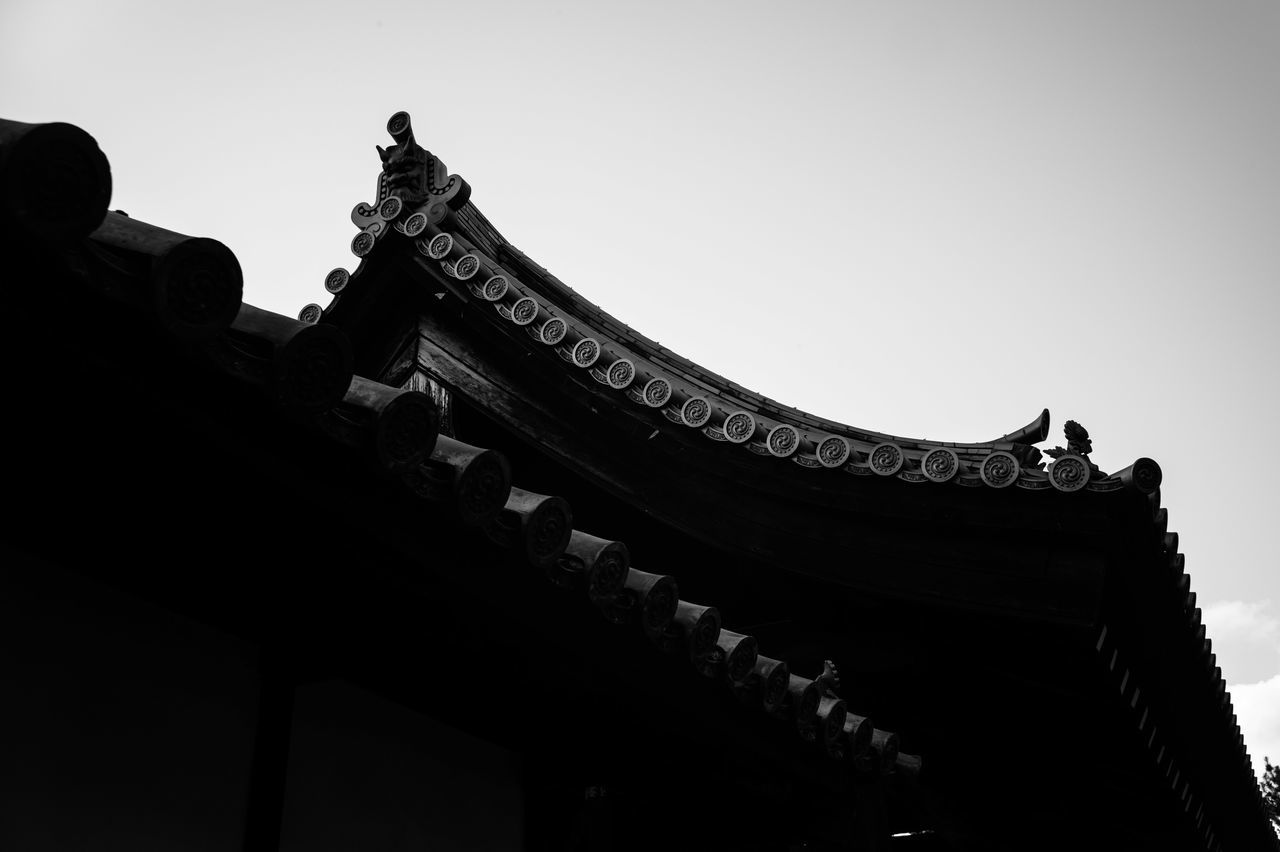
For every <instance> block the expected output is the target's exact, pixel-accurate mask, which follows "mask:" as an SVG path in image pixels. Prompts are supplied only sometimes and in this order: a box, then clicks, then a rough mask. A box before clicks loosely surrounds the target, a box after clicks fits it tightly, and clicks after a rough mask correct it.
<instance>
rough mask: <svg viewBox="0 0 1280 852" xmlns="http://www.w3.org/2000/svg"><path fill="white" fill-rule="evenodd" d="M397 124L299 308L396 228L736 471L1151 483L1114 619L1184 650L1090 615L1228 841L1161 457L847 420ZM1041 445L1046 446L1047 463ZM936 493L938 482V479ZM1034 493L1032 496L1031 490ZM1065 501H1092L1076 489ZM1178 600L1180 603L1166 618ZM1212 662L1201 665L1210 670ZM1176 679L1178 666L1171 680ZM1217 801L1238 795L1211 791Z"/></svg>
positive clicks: (439, 272) (1248, 773) (1222, 782)
mask: <svg viewBox="0 0 1280 852" xmlns="http://www.w3.org/2000/svg"><path fill="white" fill-rule="evenodd" d="M388 131H389V132H390V133H391V135H392V137H393V139H394V140H395V141H396V143H397V144H396V145H395V146H393V147H392V148H391V149H390V150H389V151H382V150H381V149H379V151H380V155H381V157H382V161H383V171H382V174H381V175H380V176H379V179H378V196H377V198H376V200H375V202H374V203H373V204H360V205H357V206H356V208H355V210H354V211H353V214H352V220H353V222H354V223H355V224H356V226H357V227H358V228H360V232H359V233H358V234H357V235H356V237H355V238H354V239H353V240H352V244H351V249H352V252H353V253H354V254H355V255H356V256H357V257H358V258H360V264H359V266H358V267H357V268H356V269H355V270H354V271H353V272H348V271H346V270H345V269H335V270H333V271H332V272H331V273H329V274H328V276H327V277H326V280H325V288H326V290H327V291H328V292H329V293H330V294H331V295H332V297H333V298H332V301H331V302H330V304H329V305H328V306H327V307H321V306H320V305H318V304H310V305H307V306H306V307H305V308H303V310H302V312H301V313H300V315H299V318H300V319H301V320H303V321H304V322H308V323H316V322H320V321H328V322H335V323H337V324H339V325H341V324H343V323H344V322H346V321H349V319H350V318H351V317H352V316H354V315H355V314H356V313H358V312H357V311H356V310H355V306H356V305H358V304H359V303H360V299H361V298H362V295H361V291H362V289H363V287H364V285H365V283H366V282H365V280H364V279H365V278H369V277H373V278H376V277H377V276H376V274H373V275H371V274H370V262H371V261H373V260H376V255H378V254H380V253H383V249H382V244H383V243H384V242H385V241H387V240H392V241H400V242H401V247H400V249H399V251H401V252H406V253H412V255H413V256H414V262H415V264H416V265H417V267H419V268H421V269H423V270H426V271H427V272H428V273H429V274H430V276H431V280H432V283H433V290H434V291H439V292H438V295H441V296H442V297H447V296H448V295H449V294H452V295H453V296H454V297H456V298H457V299H459V300H460V301H462V302H466V303H470V304H471V305H472V309H473V310H474V311H481V312H487V313H486V314H485V315H486V316H487V317H488V318H489V319H488V322H491V323H493V324H496V325H498V326H503V327H507V329H508V330H507V332H506V334H507V335H508V336H509V338H510V339H512V340H517V341H521V343H520V345H522V346H525V347H528V348H529V350H530V352H529V354H532V352H533V351H534V350H539V349H542V350H545V351H548V352H549V353H554V356H553V357H552V359H551V361H552V362H554V363H558V364H559V365H560V368H561V369H563V370H567V371H571V372H572V371H576V372H578V374H579V375H580V376H586V377H589V379H587V380H586V381H585V385H586V386H591V387H593V388H595V392H596V393H605V394H613V395H615V399H616V400H617V405H618V406H619V407H620V408H622V409H629V410H631V411H633V412H635V414H636V415H637V416H639V417H644V416H646V412H648V416H651V423H652V424H653V427H654V429H655V430H658V429H669V430H677V431H678V432H682V433H684V434H689V435H694V436H698V435H700V436H701V437H702V438H705V440H706V442H707V446H708V447H709V448H710V447H711V445H719V446H720V447H722V448H723V447H732V446H737V447H741V448H742V449H743V450H745V451H747V452H748V453H750V454H754V455H755V456H756V457H757V461H756V462H752V460H751V457H750V456H749V455H744V456H743V457H742V462H741V463H740V464H739V465H737V466H736V467H735V469H736V470H738V471H741V469H742V468H741V465H742V464H753V463H758V464H765V463H767V462H768V461H769V460H773V461H774V462H778V461H787V462H789V463H791V464H793V465H794V470H795V474H794V475H795V476H796V477H803V476H818V477H825V476H828V475H832V474H847V475H850V476H851V477H856V478H858V480H859V481H861V482H864V483H867V484H868V487H872V488H873V490H874V487H873V486H871V483H874V482H876V481H885V480H897V481H901V482H908V483H919V484H920V487H921V488H926V489H927V488H937V487H939V486H943V485H952V486H962V487H964V486H968V487H969V493H981V492H982V491H989V492H995V491H1004V492H1006V493H1008V492H1014V491H1039V492H1046V493H1057V494H1061V495H1078V496H1079V498H1083V499H1084V502H1085V503H1088V502H1091V500H1090V498H1096V499H1106V498H1105V497H1103V495H1107V494H1119V493H1127V494H1129V495H1131V496H1134V497H1139V498H1141V499H1140V500H1138V501H1136V502H1138V503H1141V504H1142V506H1143V512H1142V513H1141V514H1142V515H1143V517H1142V518H1141V519H1137V516H1136V515H1134V516H1132V517H1133V518H1134V519H1136V520H1134V525H1133V528H1132V529H1131V530H1130V532H1131V533H1132V535H1133V536H1134V540H1135V541H1136V540H1138V539H1141V540H1142V542H1145V543H1144V544H1143V545H1142V546H1141V548H1140V555H1138V554H1139V551H1132V552H1131V553H1130V556H1131V557H1132V558H1135V559H1139V560H1140V561H1141V562H1142V563H1146V562H1148V561H1150V562H1151V563H1152V564H1156V563H1159V564H1160V565H1164V564H1166V563H1167V565H1168V568H1169V570H1167V571H1156V572H1155V573H1150V572H1145V571H1142V572H1136V573H1135V572H1131V571H1130V572H1126V571H1117V572H1116V577H1117V584H1116V586H1115V587H1116V588H1119V587H1121V586H1124V587H1126V588H1128V589H1129V591H1130V592H1136V593H1137V597H1136V598H1132V597H1131V598H1128V600H1130V601H1133V600H1140V601H1146V602H1147V603H1141V607H1150V608H1153V609H1159V610H1160V612H1161V614H1160V616H1159V617H1158V618H1157V619H1155V620H1154V621H1152V620H1148V619H1147V616H1140V615H1135V614H1134V613H1131V612H1126V613H1123V614H1122V615H1121V616H1118V617H1117V618H1120V619H1122V620H1128V621H1130V622H1132V624H1134V625H1137V628H1136V629H1139V630H1140V631H1141V632H1140V634H1139V635H1144V636H1145V638H1143V639H1141V640H1140V641H1139V640H1137V639H1133V638H1131V639H1130V640H1128V641H1130V642H1133V643H1135V644H1133V645H1132V647H1133V648H1134V649H1135V650H1136V649H1137V648H1138V647H1139V646H1140V645H1147V644H1149V643H1152V642H1154V643H1158V645H1159V647H1170V648H1176V649H1177V650H1176V653H1175V652H1174V651H1170V653H1171V654H1175V656H1177V659H1176V660H1173V659H1166V660H1164V661H1163V662H1162V663H1161V665H1162V666H1164V667H1165V668H1164V671H1163V673H1160V672H1155V671H1152V672H1150V673H1149V677H1150V680H1148V681H1145V682H1144V681H1143V676H1142V674H1141V673H1140V672H1138V671H1136V670H1132V671H1131V670H1130V669H1129V668H1127V667H1126V666H1125V665H1124V659H1125V656H1126V652H1125V650H1124V647H1122V646H1118V645H1117V642H1120V643H1121V645H1123V641H1124V640H1120V639H1117V638H1116V631H1115V630H1112V631H1111V632H1110V633H1108V623H1109V622H1107V621H1106V620H1105V619H1104V620H1103V621H1099V622H1097V624H1096V626H1097V627H1098V628H1099V629H1100V632H1099V633H1097V634H1095V635H1096V636H1097V652H1098V658H1099V660H1100V662H1101V664H1102V665H1103V667H1104V668H1105V669H1106V670H1107V672H1108V673H1110V674H1111V675H1112V676H1115V677H1119V678H1120V682H1119V689H1120V691H1121V693H1122V694H1123V695H1124V696H1125V698H1126V701H1127V702H1128V705H1129V706H1130V707H1131V708H1133V711H1134V713H1135V726H1136V727H1135V730H1136V731H1137V732H1138V734H1139V735H1140V736H1141V738H1142V741H1143V744H1144V748H1145V750H1147V751H1149V752H1150V757H1151V760H1152V761H1153V762H1154V764H1155V765H1156V766H1157V767H1158V769H1159V771H1160V772H1162V773H1165V774H1166V775H1167V776H1168V777H1169V778H1171V779H1173V780H1174V782H1176V783H1175V787H1177V788H1178V789H1176V790H1175V792H1176V793H1177V794H1178V795H1179V796H1180V797H1181V799H1180V801H1181V802H1183V803H1185V804H1186V808H1187V812H1188V813H1190V814H1193V815H1194V817H1195V823H1196V830H1197V831H1199V832H1200V833H1201V835H1202V836H1203V837H1205V838H1206V847H1205V848H1208V849H1216V848H1222V842H1221V839H1220V838H1219V837H1218V836H1217V834H1215V828H1214V826H1217V827H1218V828H1221V827H1222V826H1223V824H1224V823H1223V822H1222V821H1221V819H1219V820H1217V821H1214V820H1209V819H1207V817H1206V814H1207V813H1208V811H1207V810H1206V809H1205V808H1204V807H1203V806H1200V807H1193V805H1197V806H1199V805H1201V802H1200V799H1199V795H1200V794H1201V793H1203V794H1204V795H1206V797H1207V798H1208V800H1209V801H1210V802H1211V803H1213V802H1216V801H1217V800H1218V798H1219V796H1226V794H1225V793H1222V792H1221V790H1217V791H1215V788H1223V789H1225V787H1231V788H1232V789H1233V790H1238V791H1240V792H1242V793H1243V796H1235V795H1232V796H1230V797H1227V798H1228V799H1230V800H1231V801H1239V802H1244V801H1248V802H1249V805H1248V806H1247V807H1249V808H1252V807H1253V806H1254V805H1257V804H1258V802H1257V801H1256V799H1257V796H1256V794H1257V790H1256V787H1255V786H1254V785H1253V784H1252V779H1253V774H1252V769H1251V765H1250V760H1249V757H1248V753H1247V751H1245V748H1244V741H1243V738H1242V736H1241V734H1240V728H1239V725H1238V723H1237V720H1236V716H1235V713H1234V712H1233V708H1232V706H1231V701H1230V696H1229V694H1228V693H1227V691H1226V689H1225V681H1224V680H1223V679H1222V674H1221V669H1220V668H1219V667H1216V666H1215V665H1214V662H1215V659H1214V656H1213V654H1212V653H1211V651H1210V649H1211V643H1210V642H1209V640H1208V639H1207V637H1206V636H1205V631H1204V627H1203V625H1202V624H1201V623H1200V610H1199V608H1198V607H1196V605H1195V595H1194V593H1192V592H1191V591H1190V582H1189V576H1188V575H1187V574H1186V572H1185V570H1184V565H1183V558H1182V556H1181V555H1180V554H1178V553H1177V536H1176V534H1173V533H1168V532H1167V524H1168V514H1167V512H1166V511H1165V510H1164V509H1162V508H1161V507H1160V485H1161V480H1162V474H1161V470H1160V467H1159V465H1158V464H1156V462H1154V461H1153V460H1151V459H1149V458H1138V459H1137V460H1135V461H1134V462H1133V464H1131V465H1129V466H1127V467H1125V468H1124V469H1122V470H1119V471H1116V472H1113V473H1106V472H1104V471H1102V470H1100V469H1099V468H1098V466H1097V465H1096V464H1095V463H1094V462H1093V461H1092V459H1091V458H1090V455H1091V453H1092V444H1091V440H1090V436H1089V433H1088V431H1087V430H1086V429H1085V428H1084V427H1083V426H1081V425H1080V424H1079V423H1077V422H1075V421H1067V422H1066V424H1065V430H1064V431H1065V436H1066V439H1067V445H1066V447H1055V448H1053V449H1050V450H1047V451H1046V452H1045V453H1044V454H1043V455H1042V453H1041V451H1040V450H1038V449H1036V448H1035V447H1034V446H1032V445H1033V444H1035V443H1039V442H1042V441H1044V440H1045V439H1046V438H1047V437H1048V433H1049V413H1048V411H1047V410H1046V411H1044V412H1043V413H1042V414H1041V415H1040V416H1038V417H1036V418H1035V419H1033V420H1032V421H1031V422H1030V423H1029V424H1027V425H1026V426H1024V427H1022V428H1020V429H1016V430H1013V431H1011V432H1009V433H1007V434H1004V435H1002V436H1000V437H999V438H996V439H993V440H991V441H985V442H973V443H966V442H948V441H929V440H918V439H911V438H903V437H897V436H893V435H887V434H883V433H879V432H875V431H872V430H868V429H862V428H858V427H854V426H849V425H846V424H841V423H837V422H834V421H831V420H827V419H824V418H821V417H818V416H815V415H812V414H809V413H807V412H803V411H800V410H797V409H794V408H790V407H788V406H785V405H782V404H780V403H778V402H775V401H774V400H771V399H768V398H766V397H764V396H761V395H759V394H756V393H754V392H752V391H749V390H747V389H746V388H743V387H741V386H739V385H737V384H735V383H734V382H732V381H730V380H728V379H726V378H724V377H722V376H718V375H716V374H714V373H711V372H710V371H707V370H705V369H703V368H702V367H700V366H698V365H697V364H695V363H693V362H691V361H689V360H687V359H685V358H683V357H681V356H679V355H677V354H676V353H674V352H671V351H670V350H668V349H666V348H665V347H663V346H661V345H659V344H658V343H656V342H654V341H652V340H650V339H649V338H646V337H644V336H643V335H641V334H639V333H638V332H636V331H635V330H634V329H631V328H629V327H627V326H626V325H625V324H623V323H621V322H619V321H618V320H616V319H615V318H614V317H612V316H610V315H609V314H607V313H606V312H604V311H603V310H601V309H600V308H599V307H598V306H596V305H594V304H592V303H591V302H589V301H588V300H586V299H585V298H583V297H582V296H580V295H579V294H578V293H577V292H575V291H574V290H573V289H571V288H569V287H568V286H566V285H565V284H564V283H563V282H561V281H559V280H558V279H556V278H555V277H554V276H553V275H551V274H550V273H549V272H548V271H547V270H545V269H543V268H542V267H540V266H538V265H537V264H536V263H535V262H533V261H532V260H531V259H529V258H528V257H527V256H526V255H524V254H523V253H522V252H520V251H519V250H518V249H516V248H515V247H514V246H512V245H511V244H510V243H509V242H507V241H506V240H505V238H503V237H502V235H501V234H500V233H499V232H498V231H497V230H496V229H495V228H494V227H493V225H492V224H491V223H490V222H489V221H488V220H487V219H486V218H485V217H484V215H483V214H482V213H481V212H480V211H479V210H478V209H476V207H475V206H474V205H473V204H472V203H471V202H470V188H469V186H468V185H467V183H466V182H465V181H463V180H462V179H461V178H460V177H457V176H456V175H449V174H448V171H447V169H445V167H444V165H443V164H442V163H441V162H440V161H439V160H438V159H437V158H435V157H434V156H433V155H431V154H430V153H429V152H426V151H425V150H424V149H422V148H421V147H420V146H418V145H417V143H416V142H415V141H414V139H413V133H412V129H411V125H410V121H409V116H408V115H407V114H406V113H403V112H400V113H396V114H395V115H394V116H392V118H391V120H390V121H389V122H388ZM387 248H388V249H389V248H390V247H387ZM392 253H394V252H392ZM434 285H439V286H434ZM468 315H472V314H471V313H469V314H468ZM474 315H475V316H480V314H474ZM655 434H656V431H655ZM1044 455H1047V456H1049V457H1050V459H1051V460H1050V461H1048V462H1047V463H1046V462H1045V461H1044ZM824 472H826V473H824ZM826 481H827V482H830V481H831V480H826ZM821 487H822V488H829V487H830V486H829V485H827V486H821ZM841 490H844V489H841ZM935 493H937V494H938V495H939V496H941V495H942V493H943V491H942V490H939V491H937V492H935ZM952 493H956V492H952ZM1019 502H1022V501H1019ZM1039 502H1040V501H1039V499H1030V498H1029V503H1028V504H1027V505H1034V504H1038V503H1039ZM1069 502H1071V503H1075V504H1076V505H1081V506H1083V505H1084V504H1083V503H1077V501H1076V500H1075V499H1072V500H1070V501H1069ZM1063 505H1064V506H1065V505H1066V504H1065V503H1064V504H1063ZM1100 508H1102V507H1100ZM1104 514H1106V512H1105V510H1104ZM1126 523H1127V522H1126ZM1148 545H1149V546H1148ZM1130 574H1132V576H1130ZM1126 594H1127V593H1126ZM1174 610H1177V612H1178V613H1179V617H1178V618H1172V619H1171V618H1166V617H1165V616H1167V615H1169V613H1171V612H1173V611H1174ZM1114 623H1117V624H1118V623H1119V621H1115V622H1114ZM1184 657H1185V659H1184ZM1206 672H1207V680H1206V682H1204V683H1201V682H1200V681H1201V680H1202V679H1203V678H1202V676H1204V675H1205V673H1206ZM1167 678H1173V680H1172V681H1168V682H1165V681H1164V679H1167ZM793 680H794V678H793ZM1140 684H1145V685H1146V687H1147V688H1143V686H1140ZM1165 687H1172V688H1175V689H1176V690H1178V691H1182V690H1190V692H1188V693H1187V695H1189V696H1193V697H1194V700H1195V701H1196V702H1198V703H1201V702H1202V703H1204V706H1205V708H1206V710H1207V715H1206V717H1205V718H1208V719H1212V720H1213V721H1212V722H1211V723H1206V724H1208V725H1209V726H1210V727H1213V728H1215V729H1217V728H1221V731H1218V730H1215V731H1214V732H1213V733H1212V735H1211V736H1212V737H1213V738H1217V737H1218V735H1219V734H1222V737H1221V740H1222V742H1229V743H1230V747H1229V750H1230V751H1232V752H1234V754H1233V755H1232V756H1231V757H1229V758H1227V763H1229V764H1232V768H1231V769H1230V770H1229V774H1230V776H1231V777H1230V778H1229V779H1227V778H1225V777H1223V778H1213V777H1212V776H1205V777H1203V778H1201V779H1199V781H1198V787H1199V792H1197V791H1196V790H1194V789H1193V786H1195V784H1193V780H1192V779H1189V777H1188V776H1187V775H1186V774H1185V773H1183V772H1182V771H1180V769H1178V768H1176V767H1175V762H1176V760H1175V752H1176V749H1175V748H1173V747H1169V748H1166V747H1165V745H1163V744H1161V739H1162V736H1163V733H1161V734H1157V733H1156V731H1155V728H1154V727H1153V724H1152V722H1151V719H1152V718H1154V715H1153V713H1154V711H1155V709H1157V708H1155V707H1154V705H1152V706H1151V707H1148V700H1149V696H1152V695H1158V694H1160V693H1161V692H1162V691H1164V688H1165ZM1149 711H1150V712H1149ZM1209 736H1210V734H1209V733H1208V732H1207V731H1206V737H1209ZM1208 747H1209V746H1205V748H1208ZM1179 765H1181V762H1179ZM1250 790H1252V794H1251V793H1250V792H1249V791H1250ZM1223 801H1226V799H1223ZM1217 807H1222V808H1227V807H1231V808H1234V807H1235V806H1231V805H1229V804H1221V805H1214V808H1217ZM1197 811H1198V813H1197ZM1250 812H1252V811H1250ZM1250 821H1251V820H1250ZM1229 822H1230V820H1228V823H1229Z"/></svg>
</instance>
